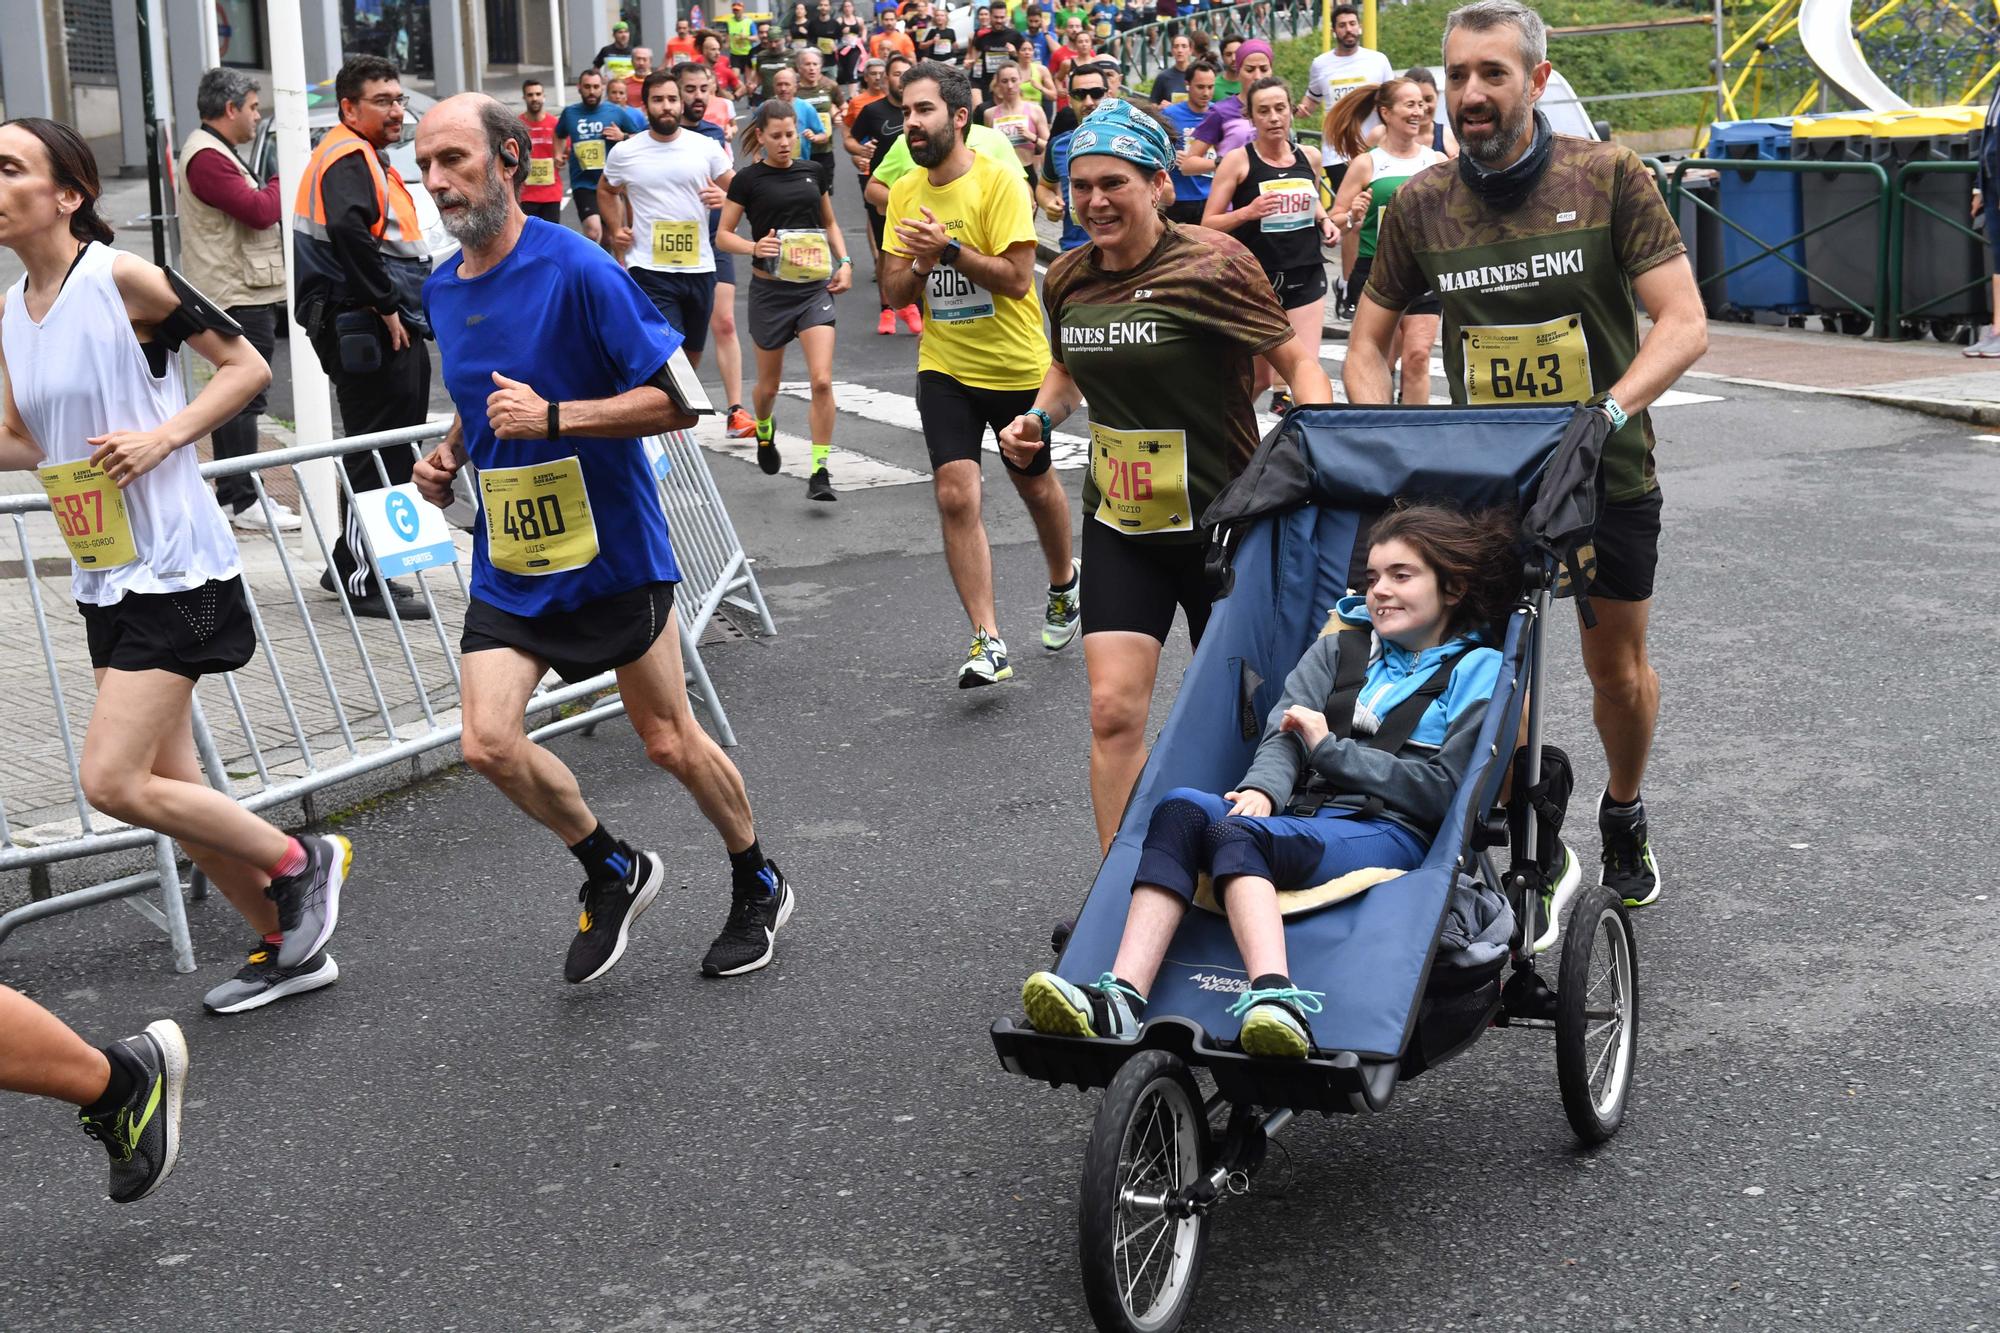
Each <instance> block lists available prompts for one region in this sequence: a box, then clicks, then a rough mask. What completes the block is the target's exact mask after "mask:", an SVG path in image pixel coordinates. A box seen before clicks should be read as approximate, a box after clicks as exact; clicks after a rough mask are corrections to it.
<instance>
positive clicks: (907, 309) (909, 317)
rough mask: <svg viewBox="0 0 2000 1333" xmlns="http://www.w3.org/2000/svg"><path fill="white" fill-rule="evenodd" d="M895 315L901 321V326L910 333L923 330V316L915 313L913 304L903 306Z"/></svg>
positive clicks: (915, 309)
mask: <svg viewBox="0 0 2000 1333" xmlns="http://www.w3.org/2000/svg"><path fill="white" fill-rule="evenodd" d="M896 316H897V318H899V319H901V320H902V321H903V327H904V328H906V329H908V330H909V331H910V332H911V333H922V332H923V331H924V317H923V316H922V315H920V314H918V313H917V308H916V307H915V306H913V305H906V306H904V307H903V308H902V309H901V310H898V311H897V312H896Z"/></svg>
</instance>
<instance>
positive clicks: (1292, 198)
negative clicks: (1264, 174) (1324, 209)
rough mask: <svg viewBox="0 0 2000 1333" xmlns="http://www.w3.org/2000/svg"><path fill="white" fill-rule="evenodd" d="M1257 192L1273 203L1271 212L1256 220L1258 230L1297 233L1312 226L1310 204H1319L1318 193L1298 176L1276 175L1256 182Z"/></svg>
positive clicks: (1311, 207)
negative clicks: (1266, 196) (1269, 198)
mask: <svg viewBox="0 0 2000 1333" xmlns="http://www.w3.org/2000/svg"><path fill="white" fill-rule="evenodd" d="M1257 193H1259V194H1264V195H1269V196H1270V197H1271V199H1272V200H1273V202H1274V206H1273V207H1272V209H1271V211H1270V212H1268V213H1266V214H1265V215H1264V216H1263V217H1261V218H1259V219H1258V220H1257V229H1258V230H1259V231H1265V232H1272V231H1297V230H1299V229H1300V228H1301V227H1310V226H1312V224H1313V205H1314V204H1316V203H1318V202H1319V198H1318V195H1319V192H1318V190H1317V188H1316V187H1315V186H1314V185H1313V183H1312V182H1311V181H1309V180H1304V179H1302V178H1300V177H1298V176H1279V177H1277V178H1275V179H1273V180H1267V181H1259V182H1258V183H1257Z"/></svg>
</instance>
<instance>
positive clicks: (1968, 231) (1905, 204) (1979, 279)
mask: <svg viewBox="0 0 2000 1333" xmlns="http://www.w3.org/2000/svg"><path fill="white" fill-rule="evenodd" d="M1978 174H1979V164H1978V163H1977V162H1971V161H1965V162H1960V161H1939V160H1930V161H1925V160H1918V161H1914V162H1904V163H1902V164H1901V165H1899V166H1898V167H1897V168H1896V176H1895V179H1894V180H1893V181H1892V182H1891V183H1890V189H1891V192H1892V194H1893V196H1894V197H1893V198H1892V200H1891V201H1890V210H1889V248H1888V253H1889V254H1891V255H1895V256H1897V257H1898V258H1899V259H1900V257H1901V255H1902V253H1903V230H1904V216H1905V210H1906V209H1908V208H1910V207H1915V208H1918V209H1921V210H1922V211H1923V212H1925V213H1928V214H1930V215H1931V216H1932V217H1934V218H1936V219H1937V220H1938V221H1940V222H1942V223H1944V224H1945V226H1947V227H1950V228H1952V229H1954V230H1956V231H1959V232H1962V233H1963V234H1965V235H1966V236H1969V237H1971V238H1972V239H1973V240H1975V241H1977V242H1979V243H1980V244H1981V245H1984V244H1985V243H1986V233H1985V232H1983V231H1978V230H1976V229H1974V228H1973V227H1971V226H1968V225H1967V224H1966V223H1964V222H1963V221H1961V220H1959V219H1958V218H1955V217H1952V216H1950V215H1949V214H1946V213H1942V212H1939V211H1938V210H1937V209H1935V208H1932V207H1931V206H1930V205H1929V204H1927V203H1925V202H1924V201H1923V200H1921V199H1912V198H1910V197H1909V195H1908V194H1907V193H1906V192H1905V191H1904V188H1903V179H1904V177H1906V176H1977V175H1978ZM1892 276H1893V277H1894V279H1895V305H1896V319H1897V325H1898V327H1899V328H1900V327H1901V323H1902V321H1903V320H1905V319H1907V318H1909V317H1910V316H1911V315H1912V314H1915V313H1916V312H1917V311H1919V310H1928V309H1929V308H1930V307H1932V306H1934V305H1937V304H1939V303H1941V302H1944V301H1949V300H1950V299H1951V298H1952V297H1954V296H1958V295H1961V294H1963V293H1965V292H1969V291H1971V290H1973V289H1974V288H1976V287H1983V286H1985V285H1986V283H1987V281H1988V278H1987V276H1986V275H1985V274H1984V273H1980V274H1977V275H1975V276H1974V277H1973V279H1972V281H1970V282H1964V283H1960V284H1959V285H1958V286H1956V287H1954V288H1952V289H1951V290H1950V291H1948V292H1944V293H1942V294H1940V295H1937V296H1933V297H1932V298H1931V299H1930V300H1928V301H1924V302H1921V303H1919V304H1917V305H1914V306H1911V307H1909V308H1908V309H1904V308H1903V295H1904V293H1903V283H1902V279H1903V266H1902V264H1901V263H1900V262H1899V263H1897V264H1896V265H1895V273H1894V274H1893V275H1892Z"/></svg>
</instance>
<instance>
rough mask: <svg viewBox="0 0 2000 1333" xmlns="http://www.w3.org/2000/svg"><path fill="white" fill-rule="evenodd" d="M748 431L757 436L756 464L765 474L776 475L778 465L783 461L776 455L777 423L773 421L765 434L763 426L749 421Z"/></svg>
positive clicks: (768, 475)
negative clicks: (768, 432)
mask: <svg viewBox="0 0 2000 1333" xmlns="http://www.w3.org/2000/svg"><path fill="white" fill-rule="evenodd" d="M750 432H751V434H753V435H755V436H756V437H757V466H758V467H760V468H762V469H763V470H764V475H765V476H767V477H775V476H777V475H778V465H779V464H780V463H781V462H783V461H784V460H783V459H781V458H779V457H778V441H777V433H778V423H777V422H775V421H773V422H772V423H771V433H770V434H769V435H766V434H765V433H764V428H763V427H762V426H761V425H759V424H758V423H756V422H755V421H753V422H751V423H750Z"/></svg>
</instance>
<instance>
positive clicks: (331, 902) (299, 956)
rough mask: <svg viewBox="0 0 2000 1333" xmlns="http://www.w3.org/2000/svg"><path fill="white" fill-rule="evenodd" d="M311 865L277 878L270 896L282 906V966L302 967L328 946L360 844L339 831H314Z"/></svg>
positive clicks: (308, 844) (308, 843) (308, 841)
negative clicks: (326, 833)
mask: <svg viewBox="0 0 2000 1333" xmlns="http://www.w3.org/2000/svg"><path fill="white" fill-rule="evenodd" d="M299 843H300V844H301V845H302V846H303V847H304V848H305V849H306V866H305V869H303V870H301V871H300V872H299V873H298V874H296V875H287V876H285V877H284V878H283V879H274V880H272V881H271V885H270V887H269V888H267V889H265V890H264V896H265V897H266V898H269V899H270V900H271V901H272V902H274V903H276V904H277V905H278V929H279V930H281V931H283V932H284V933H285V942H284V943H283V944H281V945H279V946H278V966H279V967H282V968H286V969H291V968H296V967H298V966H300V965H302V964H303V963H304V962H305V961H306V960H307V959H308V958H311V957H312V956H313V955H314V954H316V953H318V952H319V951H320V950H321V949H324V948H325V947H326V942H327V941H328V940H330V939H332V938H333V931H334V927H335V926H337V925H339V924H340V890H341V887H342V886H343V885H345V884H346V883H347V874H348V872H349V871H350V870H352V869H353V868H354V844H353V843H351V842H349V841H348V840H347V839H345V838H343V837H341V836H340V835H339V834H337V833H335V834H331V835H327V836H320V835H316V834H314V835H308V836H306V837H303V838H300V839H299Z"/></svg>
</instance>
